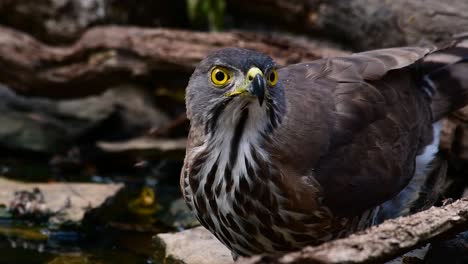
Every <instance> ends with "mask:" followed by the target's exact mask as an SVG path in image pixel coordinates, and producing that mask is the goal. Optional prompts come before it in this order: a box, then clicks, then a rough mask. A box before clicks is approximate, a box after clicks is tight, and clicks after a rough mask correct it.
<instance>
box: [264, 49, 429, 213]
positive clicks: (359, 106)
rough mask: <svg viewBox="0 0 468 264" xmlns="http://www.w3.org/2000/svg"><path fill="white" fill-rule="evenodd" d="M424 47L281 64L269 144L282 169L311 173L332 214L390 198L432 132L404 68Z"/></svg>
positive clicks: (421, 95)
mask: <svg viewBox="0 0 468 264" xmlns="http://www.w3.org/2000/svg"><path fill="white" fill-rule="evenodd" d="M429 52H430V50H429V49H423V48H395V49H385V50H377V51H371V52H365V53H358V54H354V55H350V56H347V57H341V58H334V59H322V60H318V61H316V62H312V63H304V64H296V65H291V66H288V67H285V68H283V69H281V70H280V78H281V79H282V81H283V86H284V89H285V95H286V97H287V99H286V100H287V109H288V110H287V114H286V117H285V119H284V121H283V125H282V126H281V127H280V128H279V129H278V130H277V131H276V134H275V136H274V141H273V143H271V147H272V148H275V150H274V151H272V153H279V154H277V155H276V154H275V156H274V157H273V158H274V159H277V161H278V162H281V163H282V164H283V168H285V170H286V171H287V172H286V173H285V174H288V173H290V174H296V175H300V176H304V175H310V176H313V177H314V178H315V180H316V181H318V182H319V183H320V185H321V188H322V190H323V194H324V195H325V199H324V203H325V205H327V206H329V207H330V208H331V209H332V211H334V212H335V213H338V214H344V215H348V214H354V213H358V212H361V211H363V210H366V209H369V208H370V207H373V206H376V205H378V204H380V203H381V202H383V201H385V200H387V199H389V198H391V197H392V196H394V195H396V194H397V193H398V192H399V191H400V190H401V189H402V188H403V187H404V186H405V185H406V184H407V183H408V181H409V180H410V179H411V177H412V174H413V171H414V159H415V156H416V155H417V154H418V153H419V152H420V151H421V149H422V148H423V147H424V146H425V145H426V144H427V143H428V142H430V139H431V137H432V135H431V132H432V130H431V110H430V100H428V98H427V97H425V96H424V93H423V92H422V91H421V90H420V89H418V86H417V84H416V82H415V77H414V71H413V70H412V69H410V67H406V66H409V65H411V64H413V63H414V62H416V61H418V60H420V59H421V58H423V57H424V56H425V55H426V54H427V53H429ZM285 176H286V177H288V175H285Z"/></svg>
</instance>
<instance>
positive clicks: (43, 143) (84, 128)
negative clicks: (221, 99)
mask: <svg viewBox="0 0 468 264" xmlns="http://www.w3.org/2000/svg"><path fill="white" fill-rule="evenodd" d="M151 98H152V97H151V96H150V95H149V94H148V93H147V92H146V91H144V89H143V88H142V87H136V86H133V85H122V86H119V87H115V88H114V89H111V90H108V91H107V92H105V93H103V94H101V95H98V96H92V97H87V98H82V99H75V100H60V101H54V100H48V99H40V98H28V97H23V96H20V95H16V94H15V93H13V92H12V91H10V90H9V89H8V88H6V87H4V86H1V85H0V112H1V113H2V114H1V115H0V124H2V125H1V126H0V147H6V148H10V149H14V150H22V151H34V152H39V153H56V152H59V151H63V150H66V149H68V148H70V147H71V146H72V144H73V143H74V142H77V141H80V142H83V143H86V142H88V141H89V142H88V143H92V142H93V141H95V140H99V139H103V140H112V139H120V140H122V139H129V138H132V137H134V136H136V135H140V134H142V133H143V132H144V131H146V130H149V129H150V128H154V127H160V126H163V125H164V124H165V123H167V122H168V117H167V116H166V115H165V114H164V113H162V112H161V111H159V110H158V109H156V108H155V106H154V104H153V102H152V101H151Z"/></svg>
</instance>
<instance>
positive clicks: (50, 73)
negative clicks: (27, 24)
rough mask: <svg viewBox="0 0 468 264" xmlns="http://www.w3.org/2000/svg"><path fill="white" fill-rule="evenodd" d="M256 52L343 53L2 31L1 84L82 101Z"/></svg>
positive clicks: (194, 36) (275, 41)
mask: <svg viewBox="0 0 468 264" xmlns="http://www.w3.org/2000/svg"><path fill="white" fill-rule="evenodd" d="M230 46H234V47H242V48H248V49H255V50H259V51H262V52H264V53H267V54H269V55H271V56H272V57H273V58H274V59H275V60H276V61H277V62H278V63H279V64H280V65H286V64H290V63H295V62H299V61H304V60H313V59H317V58H320V57H324V56H336V55H341V54H344V52H343V51H340V50H337V49H332V48H325V47H321V46H320V45H319V44H318V43H313V42H310V41H306V40H304V39H297V38H293V37H287V36H283V35H277V34H261V33H253V32H250V33H249V32H231V33H199V32H192V31H182V30H169V29H142V28H136V27H116V26H110V27H96V28H93V29H90V30H89V31H87V32H86V33H85V34H84V35H83V36H82V37H81V38H80V39H79V40H78V41H77V42H76V43H75V44H73V45H70V46H62V47H52V46H49V45H46V44H43V43H41V42H39V41H37V40H35V39H34V38H32V37H30V36H29V35H26V34H24V33H21V32H19V31H16V30H13V29H9V28H5V27H0V68H1V69H2V71H1V72H0V82H1V83H4V84H6V85H7V86H9V87H10V88H11V89H13V90H16V91H17V92H18V93H22V94H25V95H31V96H47V97H62V98H63V97H80V96H85V95H90V94H95V93H98V92H101V91H103V90H105V89H106V88H107V87H109V86H112V85H115V84H117V83H121V82H124V81H135V80H140V79H154V78H157V77H158V74H159V75H160V76H167V75H168V73H172V75H170V74H169V76H172V77H170V78H172V79H178V80H182V83H183V85H185V82H186V80H187V78H188V76H189V74H190V73H191V71H192V70H193V69H194V67H195V66H196V64H197V63H198V62H199V61H200V60H201V59H203V58H204V57H205V56H206V55H207V54H208V53H209V52H210V51H213V50H216V49H219V48H223V47H230ZM166 78H167V77H166Z"/></svg>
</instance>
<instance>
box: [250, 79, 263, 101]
mask: <svg viewBox="0 0 468 264" xmlns="http://www.w3.org/2000/svg"><path fill="white" fill-rule="evenodd" d="M252 94H253V95H255V96H256V97H257V98H258V103H259V104H260V106H262V105H263V99H264V98H265V82H264V81H263V77H262V76H261V75H260V74H257V75H256V76H255V78H254V79H253V81H252Z"/></svg>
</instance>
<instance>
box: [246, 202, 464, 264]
mask: <svg viewBox="0 0 468 264" xmlns="http://www.w3.org/2000/svg"><path fill="white" fill-rule="evenodd" d="M466 229H468V198H463V199H460V200H458V201H456V202H454V203H452V204H449V205H446V206H443V207H432V208H430V209H428V210H426V211H423V212H419V213H416V214H414V215H410V216H407V217H401V218H397V219H393V220H388V221H385V222H384V223H382V224H381V225H378V226H375V227H372V228H369V229H367V230H364V231H363V232H360V233H357V234H354V235H351V236H350V237H348V238H343V239H338V240H334V241H331V242H327V243H324V244H322V245H320V246H316V247H305V248H304V249H302V250H300V251H297V252H293V253H288V254H286V255H284V256H256V257H252V258H249V259H241V260H240V261H239V262H238V263H242V264H263V263H265V264H266V263H281V264H286V263H287V264H293V263H294V264H295V263H297V264H299V263H376V262H384V261H387V260H391V259H393V258H395V257H397V256H399V255H401V254H403V253H405V252H408V251H410V250H411V249H414V248H417V247H418V246H422V245H424V244H426V243H428V242H431V241H434V240H435V239H437V238H440V237H442V236H448V235H454V234H456V233H459V232H461V231H463V230H466Z"/></svg>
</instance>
